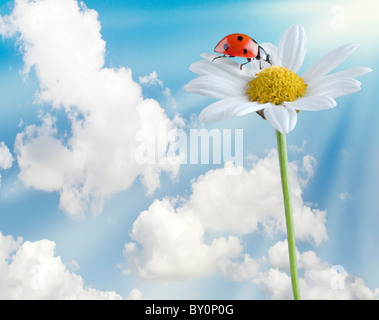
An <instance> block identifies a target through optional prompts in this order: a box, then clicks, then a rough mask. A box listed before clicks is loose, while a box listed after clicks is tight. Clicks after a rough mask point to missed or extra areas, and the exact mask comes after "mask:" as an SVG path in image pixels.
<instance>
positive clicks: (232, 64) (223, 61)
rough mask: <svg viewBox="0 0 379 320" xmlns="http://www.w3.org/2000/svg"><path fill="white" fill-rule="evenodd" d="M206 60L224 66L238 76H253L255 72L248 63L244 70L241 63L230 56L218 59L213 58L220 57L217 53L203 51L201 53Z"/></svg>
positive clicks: (223, 67)
mask: <svg viewBox="0 0 379 320" xmlns="http://www.w3.org/2000/svg"><path fill="white" fill-rule="evenodd" d="M200 56H201V57H202V58H204V59H205V60H207V61H209V62H212V63H214V64H215V65H216V66H218V67H219V68H222V69H224V70H226V71H227V72H228V73H231V74H233V75H236V76H238V77H246V78H250V79H251V78H252V77H253V76H254V74H255V70H254V69H252V68H249V67H248V66H247V65H245V66H243V67H242V70H241V69H240V66H241V64H240V63H238V62H236V61H233V60H231V59H230V58H219V59H216V60H213V59H214V58H216V57H219V56H218V55H217V54H210V53H203V54H201V55H200Z"/></svg>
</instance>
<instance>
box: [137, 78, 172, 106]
mask: <svg viewBox="0 0 379 320" xmlns="http://www.w3.org/2000/svg"><path fill="white" fill-rule="evenodd" d="M138 79H139V82H140V83H141V84H143V85H146V86H148V87H150V86H159V87H161V88H162V93H163V95H164V96H165V97H166V98H167V101H168V102H169V103H170V105H171V108H172V109H174V110H175V109H176V108H177V106H178V104H177V102H176V100H175V99H174V97H173V96H172V94H171V89H170V88H168V87H165V86H164V84H163V81H162V80H161V79H159V78H158V74H157V72H156V71H153V72H151V73H150V74H149V75H147V76H141V77H139V78H138Z"/></svg>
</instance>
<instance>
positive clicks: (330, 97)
mask: <svg viewBox="0 0 379 320" xmlns="http://www.w3.org/2000/svg"><path fill="white" fill-rule="evenodd" d="M306 41H307V39H306V34H305V31H304V28H303V27H302V26H299V25H295V26H291V27H289V28H288V29H287V30H286V31H285V32H284V34H283V36H282V37H281V39H280V42H279V46H278V47H276V46H274V45H273V44H271V43H262V44H260V46H261V47H263V48H264V50H265V51H267V53H268V54H269V55H270V57H271V60H272V62H273V66H270V65H269V64H267V65H266V67H265V68H263V69H262V70H260V69H259V67H258V63H256V62H255V63H254V62H253V63H252V64H251V67H250V68H249V67H247V66H244V67H243V68H242V70H241V69H240V65H239V64H238V63H237V62H235V61H231V60H229V59H216V60H214V58H215V57H217V56H216V55H214V54H202V55H201V56H202V57H203V58H204V60H201V61H197V62H195V63H194V64H192V65H191V67H190V70H192V71H193V72H194V73H196V74H198V75H199V76H200V77H198V78H196V79H194V80H192V81H191V82H189V83H188V84H187V85H186V90H188V91H190V92H193V93H197V94H201V95H205V96H209V97H213V98H216V99H220V100H219V101H217V102H214V103H212V104H211V105H209V106H208V107H206V108H205V109H204V110H203V111H202V112H201V113H200V120H201V121H205V122H206V121H218V120H223V119H228V118H231V117H235V116H242V115H246V114H248V113H251V112H257V113H258V114H260V115H261V116H262V117H263V118H264V119H267V120H268V121H269V122H270V123H271V124H272V125H273V127H274V128H275V129H276V130H278V131H280V132H281V133H289V132H290V131H292V130H293V129H294V127H295V125H296V122H297V113H298V112H299V111H300V110H306V111H318V110H325V109H330V108H334V107H335V106H336V101H335V100H334V99H335V98H337V97H340V96H343V95H346V94H350V93H353V92H356V91H358V90H360V85H361V83H360V82H359V81H357V80H355V77H357V76H360V75H362V74H365V73H367V72H370V71H371V69H369V68H363V67H361V68H352V69H347V70H343V71H340V72H336V73H333V74H328V73H329V72H331V71H332V70H334V69H335V68H336V67H337V66H338V65H340V64H341V63H342V61H344V60H345V59H346V58H347V57H348V56H349V55H350V54H351V53H352V52H353V51H354V50H355V49H356V48H357V45H355V44H347V45H344V46H342V47H340V48H337V49H335V50H334V51H332V52H331V53H329V54H328V55H326V56H325V57H324V58H322V59H320V60H319V61H318V62H316V63H315V64H314V65H312V66H311V67H310V68H309V69H308V70H306V71H305V72H304V73H303V74H302V75H301V76H299V75H298V74H297V71H298V70H299V69H300V67H301V65H302V64H303V60H304V57H305V52H306Z"/></svg>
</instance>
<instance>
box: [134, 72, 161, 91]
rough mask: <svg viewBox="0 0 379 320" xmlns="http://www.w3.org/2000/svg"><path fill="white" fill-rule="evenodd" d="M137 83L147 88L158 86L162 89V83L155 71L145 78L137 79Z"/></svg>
mask: <svg viewBox="0 0 379 320" xmlns="http://www.w3.org/2000/svg"><path fill="white" fill-rule="evenodd" d="M139 82H140V83H141V84H145V85H148V86H151V85H159V86H161V87H163V81H162V80H160V79H159V78H158V74H157V72H156V71H153V72H151V73H150V74H149V75H147V76H141V77H139Z"/></svg>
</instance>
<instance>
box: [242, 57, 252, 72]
mask: <svg viewBox="0 0 379 320" xmlns="http://www.w3.org/2000/svg"><path fill="white" fill-rule="evenodd" d="M249 62H251V59H250V58H247V62H245V63H242V64H241V65H240V70H242V66H244V65H245V64H247V63H249Z"/></svg>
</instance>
